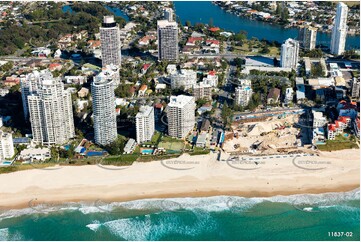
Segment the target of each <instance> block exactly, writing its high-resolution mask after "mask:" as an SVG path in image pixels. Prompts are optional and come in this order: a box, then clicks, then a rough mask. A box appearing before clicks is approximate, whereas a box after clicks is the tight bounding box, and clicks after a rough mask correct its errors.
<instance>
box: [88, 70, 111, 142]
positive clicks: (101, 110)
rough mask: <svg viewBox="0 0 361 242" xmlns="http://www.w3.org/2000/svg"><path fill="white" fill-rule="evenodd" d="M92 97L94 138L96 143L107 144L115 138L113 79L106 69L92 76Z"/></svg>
mask: <svg viewBox="0 0 361 242" xmlns="http://www.w3.org/2000/svg"><path fill="white" fill-rule="evenodd" d="M91 93H92V98H93V118H94V140H95V143H96V144H98V145H108V144H110V143H112V142H113V141H115V140H116V138H117V118H116V113H115V94H114V79H113V76H112V75H110V73H109V72H107V71H102V72H100V73H99V74H98V75H97V76H95V77H94V80H93V83H92V85H91Z"/></svg>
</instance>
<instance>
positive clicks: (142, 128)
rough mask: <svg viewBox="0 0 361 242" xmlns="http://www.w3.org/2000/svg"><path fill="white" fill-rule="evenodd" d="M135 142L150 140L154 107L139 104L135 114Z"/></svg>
mask: <svg viewBox="0 0 361 242" xmlns="http://www.w3.org/2000/svg"><path fill="white" fill-rule="evenodd" d="M135 120H136V131H137V143H138V144H141V143H143V142H146V141H150V140H151V139H152V136H153V134H154V130H155V123H154V108H153V107H152V106H141V107H140V108H139V112H138V113H137V115H136V116H135Z"/></svg>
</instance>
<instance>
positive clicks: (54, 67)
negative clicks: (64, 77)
mask: <svg viewBox="0 0 361 242" xmlns="http://www.w3.org/2000/svg"><path fill="white" fill-rule="evenodd" d="M62 68H63V66H62V65H61V64H59V63H51V64H49V70H50V71H55V70H57V71H60V70H61V69H62Z"/></svg>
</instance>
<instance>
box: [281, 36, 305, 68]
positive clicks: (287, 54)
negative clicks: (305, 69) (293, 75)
mask: <svg viewBox="0 0 361 242" xmlns="http://www.w3.org/2000/svg"><path fill="white" fill-rule="evenodd" d="M299 50H300V44H299V42H298V41H297V40H294V39H287V40H286V42H285V43H283V44H282V46H281V67H283V68H293V69H296V68H297V64H298V53H299Z"/></svg>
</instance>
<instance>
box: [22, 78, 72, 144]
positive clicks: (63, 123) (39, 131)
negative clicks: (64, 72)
mask: <svg viewBox="0 0 361 242" xmlns="http://www.w3.org/2000/svg"><path fill="white" fill-rule="evenodd" d="M34 81H35V82H37V89H32V92H31V93H29V95H27V105H28V111H29V119H30V124H31V130H32V135H33V141H34V142H35V143H36V144H41V145H54V144H64V143H65V142H67V141H68V140H69V139H70V138H73V137H74V136H75V129H74V120H73V108H72V100H71V93H70V91H68V90H64V84H63V83H62V81H61V80H60V79H59V78H54V77H53V76H52V74H51V73H50V72H43V73H41V75H40V78H39V79H35V80H34ZM31 85H32V84H31V83H30V86H31Z"/></svg>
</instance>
